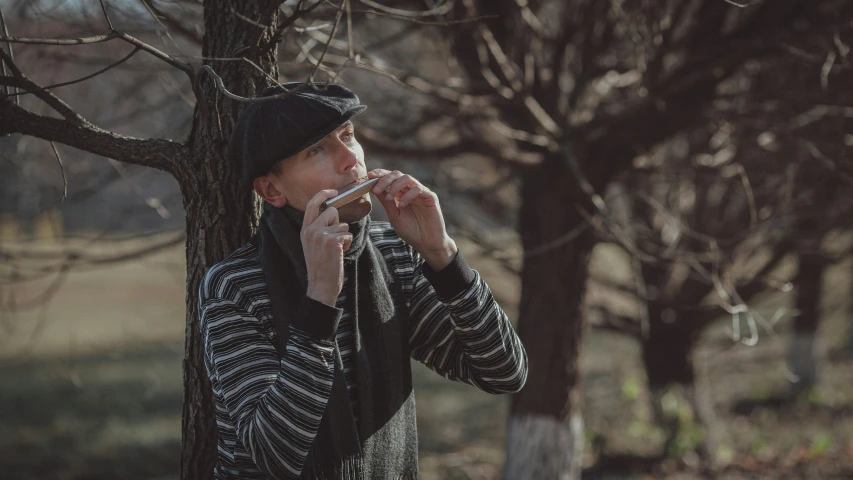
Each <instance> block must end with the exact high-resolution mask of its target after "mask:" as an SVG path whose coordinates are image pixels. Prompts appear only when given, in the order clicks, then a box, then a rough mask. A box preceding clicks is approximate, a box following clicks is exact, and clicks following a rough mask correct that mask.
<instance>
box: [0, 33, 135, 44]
mask: <svg viewBox="0 0 853 480" xmlns="http://www.w3.org/2000/svg"><path fill="white" fill-rule="evenodd" d="M119 36H120V34H119V33H118V32H110V33H108V34H106V35H93V36H91V37H80V38H29V37H10V36H9V35H4V36H3V37H2V38H0V42H7V43H25V44H29V45H88V44H90V43H101V42H108V41H110V40H112V39H114V38H119Z"/></svg>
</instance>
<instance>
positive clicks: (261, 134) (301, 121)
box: [228, 82, 367, 183]
mask: <svg viewBox="0 0 853 480" xmlns="http://www.w3.org/2000/svg"><path fill="white" fill-rule="evenodd" d="M303 85H304V87H303V88H302V89H301V90H299V91H298V92H296V93H293V94H291V95H287V96H285V97H283V98H276V99H271V100H267V101H264V102H256V103H252V104H251V105H249V108H247V109H246V110H245V111H243V113H242V114H241V115H240V118H239V119H238V120H237V126H236V127H235V128H234V133H232V134H231V140H230V141H229V142H228V157H229V159H230V160H231V161H232V162H234V163H235V165H240V166H241V168H242V171H243V179H244V180H245V181H247V182H249V183H251V182H253V181H254V180H255V178H257V177H260V176H261V175H266V174H267V173H269V171H270V169H271V168H272V166H273V165H275V164H276V163H277V162H278V161H279V160H283V159H285V158H287V157H290V156H291V155H294V154H296V153H299V152H300V151H302V150H304V149H306V148H308V147H310V146H311V145H313V144H315V143H317V142H318V141H320V140H321V139H322V138H323V137H325V136H326V135H328V134H330V133H332V132H333V131H335V129H336V128H338V127H340V126H341V125H343V124H344V123H345V122H346V121H347V120H349V119H350V118H352V117H354V116H356V115H358V114H359V113H361V112H363V111H365V110H366V109H367V107H366V106H364V105H361V104H360V103H359V100H358V96H357V95H356V94H355V93H353V92H352V91H351V90H349V89H348V88H346V87H344V86H343V85H337V84H328V83H321V82H314V85H315V86H316V87H312V86H311V85H306V84H304V83H302V82H286V83H283V84H282V85H281V86H272V87H268V88H266V89H265V90H264V91H263V92H262V93H261V95H260V96H261V97H269V96H272V95H279V94H282V93H285V90H287V91H292V90H294V89H295V88H297V87H299V86H303ZM282 87H284V89H282Z"/></svg>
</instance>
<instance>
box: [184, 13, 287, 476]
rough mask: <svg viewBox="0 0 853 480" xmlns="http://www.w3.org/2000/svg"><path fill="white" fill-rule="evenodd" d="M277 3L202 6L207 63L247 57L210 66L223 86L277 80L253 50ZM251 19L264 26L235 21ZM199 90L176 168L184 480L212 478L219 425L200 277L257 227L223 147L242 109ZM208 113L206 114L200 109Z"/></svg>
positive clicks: (240, 88) (207, 86) (247, 193)
mask: <svg viewBox="0 0 853 480" xmlns="http://www.w3.org/2000/svg"><path fill="white" fill-rule="evenodd" d="M279 3H280V2H277V1H264V0H257V1H246V2H233V1H228V0H218V1H207V2H205V5H204V27H205V34H204V42H203V47H202V55H203V56H204V57H206V58H230V57H240V56H245V57H246V58H248V59H250V60H252V61H253V62H254V63H255V64H257V65H258V66H259V67H260V68H261V70H263V72H261V71H258V70H257V69H255V68H254V67H252V66H251V65H249V64H248V63H247V62H236V61H210V62H209V65H211V67H213V69H214V70H215V71H216V72H217V73H218V74H219V75H220V76H221V77H222V80H223V81H224V83H225V86H226V88H228V89H229V90H230V91H231V92H233V93H235V94H237V95H241V96H254V95H255V94H256V93H257V92H259V91H260V90H261V89H263V88H264V87H265V86H267V85H270V84H271V83H272V81H273V79H277V78H278V69H277V67H276V64H275V57H276V49H275V45H273V46H272V48H270V49H266V50H261V49H258V48H253V47H254V46H256V45H259V44H261V43H264V42H265V41H266V40H268V39H269V36H270V35H271V30H272V29H273V28H275V26H276V25H277V23H278V21H279V13H278V6H279ZM232 8H233V9H235V10H236V12H237V13H239V14H240V15H242V16H243V17H245V18H248V19H254V20H256V21H258V22H259V23H262V24H264V25H266V26H268V27H269V28H266V29H265V28H261V27H259V26H258V25H255V24H253V23H250V22H249V21H247V20H245V19H244V18H241V17H240V16H238V15H236V14H235V13H234V11H232ZM200 88H201V91H202V92H203V95H204V98H205V105H204V107H206V108H204V107H202V106H196V111H195V114H194V121H193V128H192V131H191V133H190V135H189V138H188V139H187V141H186V146H185V148H186V155H185V156H184V157H183V158H181V159H179V162H178V164H177V165H176V177H177V179H178V182H179V183H180V185H181V192H182V194H183V200H184V206H185V208H186V214H187V215H186V218H187V317H186V345H185V350H184V361H183V372H184V404H183V405H184V406H183V415H182V431H183V441H182V452H181V478H182V479H185V480H188V479H208V478H211V476H212V473H213V467H214V465H215V462H216V438H217V433H216V423H215V417H214V407H213V397H212V391H211V388H210V382H209V380H208V377H207V372H206V370H205V366H204V357H203V355H204V353H203V352H204V349H203V342H202V340H203V339H202V335H201V333H202V332H201V331H200V328H199V321H198V320H199V319H198V289H199V285H200V284H201V281H202V278H203V276H204V273H205V272H206V271H207V269H208V268H210V267H211V266H213V265H214V264H215V263H216V262H219V261H221V260H222V259H224V258H225V257H226V256H227V255H228V254H229V253H231V252H232V251H233V250H234V249H236V248H237V247H239V246H241V245H243V244H244V243H245V242H246V241H247V240H248V239H249V237H250V235H251V234H252V232H253V229H254V226H255V225H257V219H258V211H259V210H258V208H257V207H258V205H257V204H256V201H255V197H254V196H253V195H252V189H251V187H250V186H249V185H246V184H245V183H244V182H242V181H241V179H240V166H239V165H234V164H232V163H231V162H229V161H228V158H227V155H226V151H227V149H226V147H227V144H228V139H229V138H230V135H231V132H232V130H233V126H234V124H235V122H236V119H237V116H238V115H239V113H240V112H241V111H242V110H243V109H244V108H245V107H246V105H247V104H244V103H241V102H237V101H233V100H230V99H228V98H227V97H225V96H224V95H223V94H222V93H221V92H219V91H218V90H217V89H216V87H215V85H214V82H213V79H212V78H210V77H209V76H207V75H203V76H202V77H201V81H200ZM204 110H206V111H204Z"/></svg>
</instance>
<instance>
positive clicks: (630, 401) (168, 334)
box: [0, 242, 853, 479]
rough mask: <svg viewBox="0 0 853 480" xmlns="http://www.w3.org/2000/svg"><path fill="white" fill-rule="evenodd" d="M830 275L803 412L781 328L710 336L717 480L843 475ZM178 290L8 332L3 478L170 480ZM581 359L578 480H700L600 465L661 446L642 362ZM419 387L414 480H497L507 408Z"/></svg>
mask: <svg viewBox="0 0 853 480" xmlns="http://www.w3.org/2000/svg"><path fill="white" fill-rule="evenodd" d="M460 245H461V246H462V248H463V250H464V251H465V253H466V257H467V258H468V259H469V261H470V262H471V263H472V264H473V265H474V266H475V268H477V269H478V270H480V272H481V273H482V274H483V276H484V277H485V278H486V279H487V280H488V281H489V283H490V286H491V287H492V289H493V291H494V293H495V295H496V297H497V298H498V299H499V301H501V302H502V303H503V304H504V305H506V307H507V310H508V311H509V312H510V313H511V314H512V315H513V316H514V313H513V312H514V311H515V305H516V303H517V301H518V283H517V279H515V278H514V277H511V276H508V275H506V274H505V272H504V271H503V270H501V267H499V266H497V265H495V264H494V263H492V262H489V261H488V260H487V259H484V258H483V257H481V256H480V255H479V254H478V252H477V250H476V248H474V247H473V246H472V245H469V244H465V243H464V242H460ZM597 261H599V262H602V261H611V260H607V259H605V260H601V259H599V260H597ZM832 275H833V277H832V281H831V282H830V284H831V285H832V286H833V290H832V292H831V295H830V296H828V297H827V299H826V305H825V311H827V312H828V313H830V315H829V319H828V320H827V321H826V323H825V325H824V326H823V327H822V330H821V333H820V358H821V362H822V370H821V377H820V383H819V385H818V386H817V389H816V390H815V391H814V392H813V393H812V394H810V395H809V396H807V397H806V398H804V399H803V400H801V401H800V402H795V403H791V404H786V405H782V406H774V404H773V399H774V398H776V397H777V396H778V395H779V394H780V393H782V392H784V391H785V388H786V387H787V375H786V369H785V366H784V354H783V352H784V347H785V343H786V342H785V335H784V328H782V329H780V332H782V333H781V334H780V336H778V337H777V338H773V337H771V336H765V337H763V338H762V340H761V341H760V342H759V344H758V345H757V346H756V347H752V348H748V347H745V346H742V345H736V346H732V344H731V341H730V340H727V339H726V337H725V336H724V335H723V326H722V325H720V326H717V327H713V328H712V329H711V330H710V331H709V332H707V335H706V336H705V339H704V340H703V343H702V347H701V351H700V358H702V359H705V360H704V361H703V368H704V370H705V372H706V375H705V376H704V378H705V379H707V385H709V386H710V390H711V393H712V397H713V400H714V406H715V411H716V414H717V419H718V425H719V426H720V428H721V432H722V441H721V453H722V456H723V457H724V458H725V459H727V460H728V462H729V466H727V467H725V468H723V469H722V470H720V471H719V472H718V474H717V475H718V476H719V477H720V478H845V477H844V476H845V475H850V474H853V469H851V465H853V460H851V457H853V415H850V413H851V411H853V383H851V381H850V379H851V378H853V362H851V361H850V360H849V359H847V358H846V357H843V356H842V355H841V354H839V353H838V352H839V349H838V348H839V347H840V345H841V344H842V342H843V341H844V339H845V338H846V328H848V326H849V322H848V321H847V320H846V318H847V317H846V313H844V312H845V311H846V307H847V305H846V302H847V301H848V300H847V298H848V295H847V294H846V293H845V292H847V291H849V290H848V281H849V279H847V278H846V277H845V276H844V275H843V272H841V271H840V270H839V271H834V272H832ZM183 289H184V273H183V249H182V248H181V247H177V248H173V249H170V250H168V251H165V252H162V253H160V254H157V255H155V256H152V257H149V258H146V259H145V260H142V261H137V262H133V263H126V264H118V265H113V266H109V267H107V268H102V269H97V270H89V271H79V272H74V273H72V274H71V275H70V276H69V278H68V281H67V282H66V284H65V285H64V286H63V288H62V289H61V290H60V292H59V294H58V295H57V297H56V298H55V300H54V301H53V303H52V304H51V305H50V307H49V310H48V312H47V316H46V318H47V321H48V322H49V323H48V324H47V325H46V326H45V328H44V329H43V333H42V334H41V335H40V336H37V337H36V338H35V341H34V343H32V344H29V345H28V342H29V341H30V338H31V332H32V331H33V329H34V328H35V326H36V325H37V324H38V322H39V312H38V311H31V312H21V313H19V314H17V315H16V316H15V317H14V318H8V317H7V318H5V319H4V321H3V323H2V325H0V328H2V329H3V335H2V340H0V342H2V343H0V363H1V364H2V366H0V392H2V393H0V451H2V452H3V455H2V456H0V472H2V474H0V477H2V478H14V479H19V478H21V479H26V478H40V479H83V478H86V479H100V478H103V479H114V478H122V479H154V478H157V479H161V478H162V479H167V478H178V471H179V458H180V414H181V371H180V368H181V358H182V350H183V332H184V311H185V310H184V290H183ZM38 291H39V290H38V285H30V286H27V288H26V289H20V290H19V291H17V292H16V295H17V296H18V298H19V299H21V300H23V299H25V298H27V297H28V296H31V295H34V294H37V293H38ZM8 294H9V291H8V289H7V290H6V291H4V295H8ZM774 301H779V300H778V299H777V300H774ZM583 351H584V358H583V362H582V364H583V371H584V373H585V404H586V409H585V417H586V427H587V432H588V437H589V439H590V440H593V441H591V442H590V444H593V443H594V444H595V447H594V448H588V449H587V458H586V459H585V463H586V465H587V466H588V467H590V468H589V469H588V470H587V474H586V475H585V478H649V477H651V478H662V477H671V478H704V477H703V473H702V472H701V471H699V470H697V469H695V468H693V467H691V466H689V463H688V464H685V463H683V462H679V461H674V460H666V461H663V462H646V463H643V462H635V463H634V464H622V466H621V467H619V466H613V465H609V464H606V463H602V461H604V460H606V459H608V458H613V457H612V455H615V454H621V455H646V456H651V455H655V454H657V453H659V451H660V449H661V448H662V434H661V432H660V431H659V430H658V429H657V428H656V427H655V426H653V425H652V424H651V422H650V418H651V414H650V408H649V401H648V398H649V395H648V393H647V392H646V390H645V386H644V377H643V372H642V369H641V368H640V362H639V351H638V347H637V346H636V345H635V344H634V343H632V342H631V341H628V340H627V339H624V338H621V337H616V336H613V335H608V334H602V333H596V332H592V333H591V334H590V335H588V336H587V338H586V340H585V345H584V350H583ZM414 375H415V382H416V391H417V403H418V425H419V429H420V462H421V477H422V478H424V479H489V478H497V476H498V475H499V472H500V468H501V465H502V463H503V455H504V453H503V442H504V437H503V436H504V425H505V418H506V413H507V408H508V403H507V398H506V397H495V396H490V395H486V394H484V393H481V392H479V391H477V390H475V389H474V388H472V387H468V386H466V385H461V384H455V383H452V382H449V381H447V380H445V379H443V378H441V377H439V376H437V375H435V374H433V373H432V372H430V371H428V370H426V369H425V368H423V367H421V366H420V365H416V366H415V371H414ZM599 455H603V456H599ZM687 458H688V459H689V458H690V457H689V456H688V457H687ZM597 462H598V463H597ZM632 465H633V470H626V469H625V468H627V467H632ZM848 478H849V477H848Z"/></svg>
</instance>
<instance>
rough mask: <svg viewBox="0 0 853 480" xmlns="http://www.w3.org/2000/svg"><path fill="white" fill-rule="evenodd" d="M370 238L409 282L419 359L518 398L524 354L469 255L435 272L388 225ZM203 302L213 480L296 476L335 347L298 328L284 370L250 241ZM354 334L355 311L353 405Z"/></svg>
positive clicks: (347, 326)
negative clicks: (212, 410)
mask: <svg viewBox="0 0 853 480" xmlns="http://www.w3.org/2000/svg"><path fill="white" fill-rule="evenodd" d="M369 235H370V239H371V241H372V242H373V244H374V245H375V246H376V247H377V249H378V250H379V252H380V253H381V254H382V256H383V257H384V259H385V261H386V263H387V264H388V267H389V269H390V270H391V271H392V272H393V273H394V274H395V276H396V278H398V279H399V281H400V282H401V285H402V289H403V294H404V297H405V299H406V303H407V306H408V307H409V314H410V321H409V322H410V323H409V324H410V330H411V331H410V332H409V334H408V337H409V344H410V348H411V355H412V358H414V359H415V360H417V361H419V362H422V363H423V364H425V365H426V366H428V367H429V368H431V369H432V370H434V371H436V372H437V373H439V374H441V375H443V376H444V377H446V378H448V379H450V380H455V381H462V382H466V383H469V384H471V385H474V386H475V387H477V388H479V389H481V390H483V391H485V392H489V393H494V394H499V393H512V392H517V391H518V390H519V389H521V387H522V386H523V385H524V383H525V380H526V377H527V356H526V354H525V352H524V348H523V347H522V345H521V342H520V341H519V339H518V337H517V336H516V334H515V332H514V331H513V329H512V326H511V325H510V322H509V320H508V318H507V316H506V314H505V313H504V312H503V310H502V309H501V308H500V306H498V304H497V303H496V302H495V300H494V298H493V297H492V294H491V292H490V291H489V288H488V286H487V285H486V283H485V282H484V281H483V280H482V279H481V278H480V276H479V274H478V273H477V272H476V271H473V270H470V268H469V267H468V266H467V264H465V263H464V260H463V259H461V257H458V258H457V261H454V262H453V263H452V264H451V265H450V266H448V267H447V268H445V269H444V270H442V271H440V272H432V271H431V269H429V267H428V266H427V265H425V263H424V260H423V258H422V257H421V256H420V255H419V254H418V252H417V251H415V250H414V249H413V248H412V247H411V246H409V245H407V244H406V243H405V242H403V241H402V240H401V239H400V238H399V237H398V236H397V234H396V232H394V230H393V228H392V227H391V225H390V224H389V223H387V222H373V223H372V225H371V228H370V232H369ZM454 270H457V271H454ZM463 270H464V271H466V272H467V275H466V272H463ZM428 277H429V278H428ZM461 278H471V279H472V280H471V281H470V282H467V281H466V282H465V284H463V285H462V288H455V289H453V288H450V289H449V288H448V286H447V285H448V284H450V285H452V284H454V283H455V284H456V285H457V286H458V285H459V279H461ZM346 282H347V278H344V283H345V284H346ZM433 284H435V286H433ZM437 290H438V292H437ZM453 290H455V291H453ZM346 291H347V288H346V285H345V286H344V288H343V289H342V293H341V296H340V297H339V298H338V300H337V307H338V308H343V306H344V305H346V304H347V299H346V294H345V293H343V292H346ZM199 293H200V298H199V311H200V316H201V326H202V332H203V333H202V334H203V335H204V347H205V355H204V356H205V358H204V359H205V365H206V367H207V371H208V375H209V376H210V380H211V384H212V387H213V395H214V401H215V406H216V421H217V427H218V431H219V439H218V461H217V465H216V470H215V478H217V479H232V478H240V479H267V478H292V477H297V476H298V475H299V472H300V471H301V469H302V465H303V463H304V461H305V457H306V456H307V454H308V450H309V448H310V447H311V444H312V442H313V441H314V437H315V436H316V434H317V430H318V428H319V426H320V420H321V418H322V414H323V411H324V409H325V406H326V403H327V401H328V399H329V396H330V393H331V390H332V378H333V375H334V368H335V367H334V361H333V353H332V352H333V349H334V345H335V343H334V342H331V341H329V340H328V339H319V338H315V337H314V336H312V335H310V334H308V333H306V332H304V331H301V330H299V329H297V328H294V327H293V326H291V327H290V338H289V340H288V343H287V346H286V348H285V354H284V356H283V357H282V358H281V360H279V357H278V355H277V353H276V349H275V347H274V339H275V330H274V328H273V324H272V311H271V304H270V300H269V297H268V295H267V291H266V284H265V282H264V276H263V272H262V270H261V265H260V263H259V261H258V250H257V248H256V247H255V246H254V245H252V244H251V243H248V244H246V245H245V246H243V247H240V248H239V249H237V250H236V251H235V252H233V253H232V254H231V255H230V256H229V257H228V258H226V259H225V260H223V261H222V262H220V263H218V264H216V265H214V266H213V267H212V268H211V269H210V270H209V271H208V272H207V274H206V275H205V277H204V280H203V281H202V285H201V287H200V292H199ZM352 329H353V323H352V321H351V318H350V313H349V312H347V311H346V310H345V309H343V311H342V312H340V322H339V324H338V327H337V331H336V334H335V340H336V341H337V343H338V346H339V349H340V351H341V356H342V359H343V365H344V375H345V378H346V383H347V387H348V389H349V393H350V398H351V400H352V402H353V403H355V402H356V401H357V395H356V391H355V390H356V388H357V383H356V377H355V371H354V364H355V361H354V354H355V351H354V341H353V340H354V335H353V331H352ZM354 411H357V409H356V408H354Z"/></svg>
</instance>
